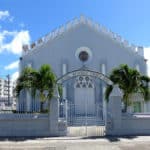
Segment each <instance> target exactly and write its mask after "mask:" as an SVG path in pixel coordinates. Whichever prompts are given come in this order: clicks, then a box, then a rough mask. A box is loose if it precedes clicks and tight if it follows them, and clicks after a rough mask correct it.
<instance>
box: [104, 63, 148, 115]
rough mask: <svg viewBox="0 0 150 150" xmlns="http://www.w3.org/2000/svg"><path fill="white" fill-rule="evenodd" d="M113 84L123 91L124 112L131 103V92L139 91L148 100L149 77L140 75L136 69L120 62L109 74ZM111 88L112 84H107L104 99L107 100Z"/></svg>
mask: <svg viewBox="0 0 150 150" xmlns="http://www.w3.org/2000/svg"><path fill="white" fill-rule="evenodd" d="M109 78H110V80H111V81H112V82H113V83H114V85H118V86H119V88H120V89H121V90H122V93H123V102H124V105H125V112H126V111H127V107H128V106H129V105H131V101H130V96H131V95H132V94H133V93H137V92H140V93H141V94H142V95H143V97H144V99H145V100H149V98H150V95H149V89H148V83H149V82H150V78H149V77H147V76H144V75H141V74H140V73H139V72H138V71H137V70H136V69H132V68H129V67H128V65H126V64H122V65H120V66H119V67H118V68H115V69H114V70H113V71H112V73H111V74H110V76H109ZM112 89H113V85H108V86H107V88H106V92H105V97H106V100H107V101H108V100H109V95H110V93H111V91H112Z"/></svg>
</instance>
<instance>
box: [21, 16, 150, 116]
mask: <svg viewBox="0 0 150 150" xmlns="http://www.w3.org/2000/svg"><path fill="white" fill-rule="evenodd" d="M42 64H50V65H51V67H52V69H53V71H54V73H55V74H56V76H57V78H58V79H59V78H61V77H62V76H63V75H65V74H67V73H71V72H74V71H75V70H77V71H78V70H79V71H83V70H89V72H87V74H88V73H90V72H93V73H95V74H96V72H98V73H100V74H102V76H103V75H104V77H107V76H108V75H109V74H110V72H111V71H112V69H113V68H115V67H118V66H119V65H120V64H127V65H129V66H130V67H132V68H136V69H137V70H138V71H140V72H141V74H146V73H147V68H146V60H145V58H144V52H143V47H142V46H135V45H132V44H129V43H128V41H126V40H124V39H122V37H121V36H119V35H117V34H115V33H113V32H112V31H110V30H108V29H106V28H105V27H103V26H101V25H99V24H97V23H95V22H93V21H92V20H90V19H88V18H86V17H84V16H81V17H80V18H77V19H74V20H72V21H70V22H68V23H67V24H66V25H64V26H62V27H60V28H58V29H56V30H55V31H53V32H51V33H49V34H47V35H46V36H44V37H42V38H40V39H39V40H37V41H36V42H34V43H32V44H31V45H24V46H23V54H22V57H21V58H20V71H22V70H23V69H24V68H25V67H27V66H31V67H33V68H35V69H38V68H40V66H41V65H42ZM80 74H81V75H80ZM100 74H99V75H100ZM106 80H107V79H106ZM107 82H109V81H105V80H103V78H102V77H101V80H99V79H97V78H95V77H93V76H89V75H88V76H87V75H86V73H85V74H82V73H81V72H79V74H78V76H76V77H74V78H71V79H70V80H69V81H67V82H64V83H63V100H65V101H67V105H68V106H67V107H68V112H67V113H68V114H70V116H78V117H81V116H85V115H86V116H88V117H92V116H99V117H101V118H103V117H104V116H105V113H106V112H105V111H106V101H105V97H104V91H105V87H106V83H107ZM63 100H62V102H63ZM132 106H133V111H134V112H146V111H148V109H149V108H148V104H145V103H144V101H143V100H142V99H140V100H137V101H133V105H132ZM39 109H40V101H39V100H33V99H32V98H31V96H30V94H29V93H26V94H23V95H22V97H21V99H19V103H18V110H19V111H38V110H39ZM69 109H70V111H69Z"/></svg>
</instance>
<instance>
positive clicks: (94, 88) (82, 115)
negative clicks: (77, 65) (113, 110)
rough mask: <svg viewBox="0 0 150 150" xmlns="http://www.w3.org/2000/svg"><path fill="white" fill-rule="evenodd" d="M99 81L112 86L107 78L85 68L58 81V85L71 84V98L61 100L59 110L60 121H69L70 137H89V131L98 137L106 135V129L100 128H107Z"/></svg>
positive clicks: (69, 73)
mask: <svg viewBox="0 0 150 150" xmlns="http://www.w3.org/2000/svg"><path fill="white" fill-rule="evenodd" d="M97 80H99V81H103V82H104V83H106V84H109V85H111V84H112V81H111V80H110V79H109V78H108V77H107V76H105V75H103V74H102V73H100V72H96V71H92V70H89V69H87V68H85V67H83V68H81V69H78V70H74V71H72V72H68V73H67V74H65V75H64V76H62V77H61V78H59V79H58V80H57V83H58V84H62V85H64V84H66V83H69V82H70V83H71V86H70V87H69V90H70V93H71V96H70V97H69V96H68V97H69V98H67V97H66V98H65V99H61V100H60V109H59V110H60V119H65V120H66V121H67V126H68V127H67V128H68V131H69V132H68V134H69V135H87V134H88V131H89V130H88V129H90V131H89V132H93V131H95V133H94V135H96V136H97V135H100V134H102V135H103V134H104V128H103V129H102V128H100V126H103V127H104V126H105V118H104V112H103V110H104V108H103V104H102V103H103V102H102V100H101V99H100V94H101V93H100V92H99V87H98V85H99V82H98V81H97ZM70 93H68V95H69V94H70ZM72 129H73V130H72ZM101 129H102V132H100V130H101ZM90 135H91V134H90ZM92 135H93V134H92Z"/></svg>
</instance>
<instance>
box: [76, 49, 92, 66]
mask: <svg viewBox="0 0 150 150" xmlns="http://www.w3.org/2000/svg"><path fill="white" fill-rule="evenodd" d="M75 56H76V58H77V60H79V61H80V62H82V63H84V64H87V63H88V62H89V61H90V60H91V58H92V52H91V50H90V49H89V48H88V47H80V48H78V49H77V50H76V53H75Z"/></svg>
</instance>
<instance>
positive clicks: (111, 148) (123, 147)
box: [0, 136, 150, 150]
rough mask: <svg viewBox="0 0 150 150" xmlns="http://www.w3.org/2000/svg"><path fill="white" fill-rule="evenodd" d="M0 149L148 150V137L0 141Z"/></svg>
mask: <svg viewBox="0 0 150 150" xmlns="http://www.w3.org/2000/svg"><path fill="white" fill-rule="evenodd" d="M0 149H4V150H6V149H11V150H12V149H15V150H19V149H21V150H28V149H29V150H31V149H32V150H34V149H36V150H84V149H85V150H101V149H102V150H130V149H136V150H141V149H142V150H149V149H150V136H138V137H136V136H129V137H91V138H90V137H89V138H87V137H52V138H51V137H50V138H35V139H23V138H22V139H21V138H20V139H9V140H7V139H1V141H0Z"/></svg>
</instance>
